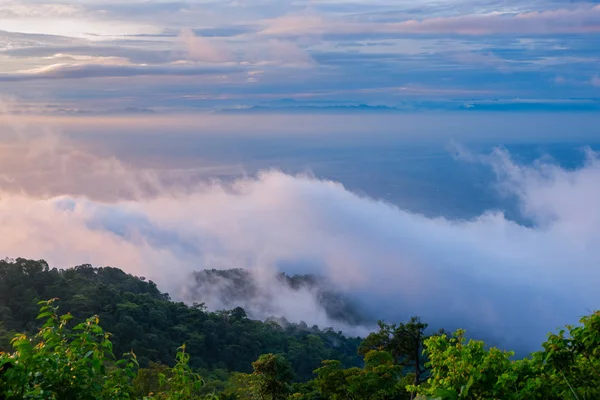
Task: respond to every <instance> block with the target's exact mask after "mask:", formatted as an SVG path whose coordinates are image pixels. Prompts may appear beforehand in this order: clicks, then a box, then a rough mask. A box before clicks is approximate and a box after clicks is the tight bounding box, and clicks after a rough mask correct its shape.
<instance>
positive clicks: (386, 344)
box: [358, 317, 441, 386]
mask: <svg viewBox="0 0 600 400" xmlns="http://www.w3.org/2000/svg"><path fill="white" fill-rule="evenodd" d="M378 325H379V331H377V332H373V333H371V334H370V335H369V336H367V337H366V338H365V340H364V341H363V342H362V343H361V344H360V346H359V349H358V352H359V354H362V355H366V354H367V353H368V352H369V351H372V350H383V351H386V352H388V353H390V354H391V355H392V357H393V360H394V363H396V364H397V365H400V366H402V367H403V368H404V369H405V370H407V371H409V372H410V373H412V374H413V385H415V386H418V385H420V384H421V383H423V382H424V381H425V380H427V374H428V368H427V366H426V361H427V359H426V357H425V356H424V355H423V345H424V342H425V340H427V338H428V337H429V336H428V335H426V334H425V331H426V330H427V327H428V325H427V324H426V323H424V322H422V321H421V319H420V318H419V317H412V318H411V319H410V321H409V322H407V323H400V324H398V325H395V324H393V325H388V324H386V323H384V322H383V321H379V322H378ZM439 334H441V331H440V333H439Z"/></svg>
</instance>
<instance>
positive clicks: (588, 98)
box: [0, 0, 600, 351]
mask: <svg viewBox="0 0 600 400" xmlns="http://www.w3.org/2000/svg"><path fill="white" fill-rule="evenodd" d="M599 42H600V3H598V2H577V1H562V0H534V1H529V2H517V1H513V0H506V1H484V0H471V1H459V0H437V1H428V0H426V1H420V2H414V1H410V2H409V1H404V0H394V1H391V0H369V1H366V0H347V1H344V0H306V1H304V0H254V1H244V0H219V1H212V0H197V1H172V2H170V1H140V0H120V1H114V0H103V1H95V0H78V1H68V0H67V1H62V2H55V3H51V2H39V1H9V0H0V237H2V238H3V240H2V241H0V256H2V257H5V256H6V257H12V258H15V257H26V258H33V259H45V260H47V261H48V262H49V263H50V264H51V265H53V266H57V267H61V268H64V267H72V266H75V265H79V264H84V263H90V264H93V265H96V266H104V265H110V266H114V267H120V268H123V269H124V270H126V271H128V272H130V273H133V274H135V275H138V276H144V277H147V278H149V279H153V280H155V281H156V282H157V283H158V284H159V286H160V287H161V289H162V290H165V291H168V292H169V293H171V295H172V296H173V298H175V299H178V300H184V301H188V302H190V303H191V302H194V301H197V300H200V299H197V298H194V295H193V293H194V288H190V287H189V285H190V279H189V277H190V274H191V273H192V272H193V271H197V270H200V269H203V268H217V269H228V268H246V269H248V270H250V271H252V273H253V274H255V277H256V281H257V282H259V284H260V286H261V288H262V290H263V291H264V294H265V298H268V299H275V300H273V301H271V304H272V306H273V307H274V308H273V309H271V310H270V312H272V313H274V314H277V316H285V317H286V318H288V319H289V320H291V321H296V322H297V321H300V320H303V321H306V322H307V323H309V324H318V325H319V326H321V327H324V326H334V327H336V328H339V329H342V330H343V331H344V332H347V333H350V334H354V333H361V334H364V333H365V332H366V331H368V329H371V328H372V326H361V327H356V326H347V325H344V324H342V323H339V321H337V322H336V321H331V320H330V319H329V318H328V317H327V315H326V313H325V312H324V310H323V309H322V308H321V307H320V306H319V304H318V302H317V299H316V294H315V293H313V292H310V291H306V292H301V293H291V292H289V291H286V290H285V289H282V288H280V287H278V286H277V283H276V280H275V276H276V274H277V273H278V272H279V271H284V272H287V273H290V274H294V273H313V274H317V275H320V276H322V277H324V278H325V279H327V280H328V281H329V282H331V284H333V285H334V287H335V288H336V290H338V291H339V292H341V293H343V294H344V295H347V296H349V297H351V298H352V299H354V300H356V301H357V302H358V304H359V305H360V307H362V309H363V311H364V312H366V313H367V314H368V315H370V316H372V317H373V319H379V318H383V319H386V320H387V321H388V322H400V321H404V320H406V319H407V318H409V317H410V316H411V315H420V316H422V317H423V318H424V320H426V321H427V322H429V323H430V324H431V326H432V327H434V328H446V329H450V330H451V329H454V328H459V327H464V328H467V329H468V330H469V331H470V332H472V333H473V334H474V335H475V336H478V335H479V336H478V337H481V338H486V339H488V338H489V339H491V340H492V343H494V344H498V345H501V346H505V348H512V349H522V350H525V351H528V350H532V349H535V346H536V345H539V343H541V342H542V341H543V340H544V338H545V335H546V333H547V332H549V331H551V330H555V329H556V328H558V327H560V326H562V325H564V324H566V323H574V322H576V321H577V319H578V318H579V317H581V316H582V315H584V314H587V313H589V312H591V310H594V309H597V308H598V304H600V297H599V296H600V295H599V294H598V290H597V282H598V279H599V278H600V270H599V269H598V266H599V265H600V250H599V247H598V246H597V243H598V242H599V241H600V228H599V227H600V213H599V211H598V207H597V206H596V204H598V203H599V202H600V191H599V188H600V159H599V156H598V153H597V152H598V151H599V150H600V132H599V131H598V128H597V127H598V126H600V58H599V57H600V47H598V43H599ZM266 294H268V296H267V295H266ZM202 300H205V299H202ZM247 311H248V312H249V314H250V315H251V316H254V317H257V318H263V317H265V315H262V314H260V313H257V312H253V311H256V310H252V309H249V310H247Z"/></svg>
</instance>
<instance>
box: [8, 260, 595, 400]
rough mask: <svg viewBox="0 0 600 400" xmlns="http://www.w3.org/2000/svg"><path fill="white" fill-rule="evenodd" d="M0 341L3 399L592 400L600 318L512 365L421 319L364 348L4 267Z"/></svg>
mask: <svg viewBox="0 0 600 400" xmlns="http://www.w3.org/2000/svg"><path fill="white" fill-rule="evenodd" d="M57 297H58V299H56V298H57ZM45 299H47V300H45ZM532 317H533V316H532ZM0 332H1V335H2V341H3V342H2V350H3V352H2V351H0V399H10V400H13V399H14V400H16V399H24V398H27V399H61V400H62V399H67V400H68V399H73V400H80V399H90V400H91V399H106V400H108V399H132V398H135V399H148V400H152V399H163V400H175V399H178V400H187V399H190V400H191V399H207V400H208V399H212V400H215V399H218V400H236V399H237V400H346V399H348V400H405V399H416V398H419V399H442V400H458V399H473V400H484V399H485V400H487V399H509V400H525V399H549V400H554V399H557V400H558V399H576V400H579V399H589V400H591V399H599V398H600V312H595V313H592V314H591V315H589V316H587V317H584V318H582V319H581V320H580V324H579V325H576V326H567V328H566V329H564V330H562V331H560V332H559V333H557V334H550V335H549V337H548V340H547V341H546V342H545V343H543V350H542V351H540V352H536V353H534V354H532V355H531V356H530V357H528V358H525V359H522V360H515V359H513V353H511V352H504V351H501V350H498V349H496V348H489V347H487V346H485V344H484V343H483V342H480V341H476V340H471V339H468V338H467V337H466V335H465V332H464V331H461V330H459V331H457V332H455V333H454V334H452V335H450V334H447V333H445V332H443V331H438V332H432V331H430V330H429V329H428V326H427V324H426V323H424V322H422V321H421V320H420V319H419V318H417V317H413V318H412V319H411V320H410V321H408V322H406V323H399V324H386V323H384V322H379V329H378V330H377V331H375V332H373V333H371V334H370V335H369V336H368V337H366V338H364V339H363V340H362V341H361V340H360V339H358V338H355V339H349V338H346V337H344V336H343V335H342V334H340V333H335V332H333V331H331V330H325V331H321V330H318V329H308V328H306V327H299V326H297V325H293V324H292V325H289V326H288V327H287V328H285V329H284V328H281V327H280V326H278V325H277V324H275V323H263V322H260V321H252V320H250V319H249V318H248V317H247V316H246V315H245V312H244V310H243V309H241V308H237V309H233V310H231V311H223V312H216V313H215V312H208V311H207V310H205V309H204V308H203V307H202V306H201V305H197V306H193V307H188V306H186V305H184V304H182V303H175V302H172V301H170V300H169V297H168V295H166V294H164V293H161V292H160V291H159V290H158V288H157V287H156V285H155V284H153V283H152V282H146V281H145V280H144V279H142V278H136V277H133V276H131V275H127V274H125V273H124V272H122V271H121V270H119V269H116V268H92V267H91V266H87V265H84V266H80V267H77V268H74V269H69V270H64V271H59V270H56V269H50V268H49V267H48V265H47V264H46V263H44V262H43V261H31V260H24V259H18V260H16V261H14V262H13V261H3V262H0ZM109 332H110V333H109ZM111 333H112V334H111Z"/></svg>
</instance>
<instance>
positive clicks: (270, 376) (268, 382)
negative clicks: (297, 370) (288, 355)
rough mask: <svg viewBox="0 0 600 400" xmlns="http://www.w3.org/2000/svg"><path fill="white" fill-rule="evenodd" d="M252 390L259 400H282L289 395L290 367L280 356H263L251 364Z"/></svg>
mask: <svg viewBox="0 0 600 400" xmlns="http://www.w3.org/2000/svg"><path fill="white" fill-rule="evenodd" d="M252 367H253V368H254V373H253V374H254V378H255V379H254V385H253V386H254V388H255V391H256V393H257V395H258V398H259V399H261V400H282V399H285V398H286V397H287V395H288V394H289V393H290V389H291V387H290V384H291V382H292V378H293V377H294V372H293V370H292V366H291V364H290V363H289V361H288V360H286V359H285V357H283V356H282V355H280V354H263V355H261V356H260V357H259V358H258V360H256V361H255V362H253V363H252Z"/></svg>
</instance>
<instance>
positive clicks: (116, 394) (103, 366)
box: [0, 300, 203, 400]
mask: <svg viewBox="0 0 600 400" xmlns="http://www.w3.org/2000/svg"><path fill="white" fill-rule="evenodd" d="M40 305H41V308H40V314H39V315H38V317H37V319H45V323H44V324H43V326H42V328H41V329H40V330H39V332H38V333H37V334H36V335H35V336H33V337H28V336H27V335H25V334H19V335H17V336H15V338H14V339H13V340H12V347H13V350H14V351H13V352H12V353H0V398H3V399H7V400H8V399H59V400H71V399H73V400H75V399H77V400H87V399H90V400H92V399H94V400H95V399H130V398H135V397H142V398H144V399H161V400H171V399H172V400H185V399H198V398H200V396H199V394H198V393H199V390H200V388H201V387H202V384H203V382H202V380H201V379H200V377H199V376H198V375H197V374H195V373H194V372H193V371H192V370H191V369H190V367H189V366H188V362H189V355H188V354H187V353H186V352H185V346H182V347H181V348H180V349H179V352H178V354H177V357H176V361H177V362H176V364H175V366H174V367H173V368H167V370H166V371H165V373H158V374H157V376H156V378H157V379H158V391H157V393H152V392H149V393H143V394H142V395H141V396H136V395H135V387H134V385H133V382H134V379H135V378H136V377H137V370H138V363H137V360H136V357H135V354H134V353H129V354H125V355H124V358H122V359H119V360H117V359H116V358H115V356H114V355H113V352H112V343H111V341H110V334H109V333H106V332H104V331H103V329H102V328H101V327H100V325H99V319H98V317H97V316H93V317H90V318H88V319H87V320H86V321H85V322H83V323H80V324H78V325H75V326H74V327H73V328H72V329H69V328H68V324H69V321H71V319H72V316H71V315H70V314H65V315H61V316H59V315H58V307H57V306H56V305H55V304H54V300H50V301H46V302H41V303H40Z"/></svg>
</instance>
